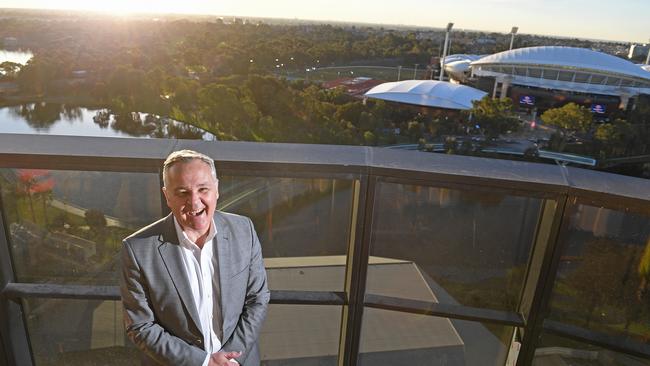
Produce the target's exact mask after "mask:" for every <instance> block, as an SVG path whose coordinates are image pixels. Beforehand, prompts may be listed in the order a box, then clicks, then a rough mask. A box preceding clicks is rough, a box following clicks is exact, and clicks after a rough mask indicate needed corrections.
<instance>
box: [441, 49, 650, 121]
mask: <svg viewBox="0 0 650 366" xmlns="http://www.w3.org/2000/svg"><path fill="white" fill-rule="evenodd" d="M450 66H451V67H450V70H449V71H451V72H450V75H451V76H452V78H453V77H454V76H455V75H457V73H456V74H454V71H457V70H455V69H453V67H454V66H455V64H453V63H452V64H450ZM470 66H471V67H470V72H471V78H470V80H472V81H473V82H474V83H475V86H476V87H477V88H479V89H481V90H484V91H486V92H488V93H490V94H491V95H492V96H493V97H495V98H498V97H506V96H507V97H510V98H511V99H512V100H513V102H514V103H515V104H517V103H518V104H519V106H520V107H523V108H530V109H533V108H536V109H538V110H546V109H549V108H554V107H559V106H561V105H564V104H566V103H568V102H574V103H577V104H581V105H584V106H586V107H588V108H590V109H591V111H592V112H594V113H595V114H600V115H603V116H608V115H609V114H610V113H611V112H613V111H615V110H617V109H622V110H630V109H632V108H634V103H635V101H636V100H637V99H638V97H639V96H640V95H643V94H650V72H648V71H646V69H644V68H642V67H640V66H639V65H636V64H633V63H631V62H629V61H626V60H624V59H621V58H618V57H615V56H611V55H608V54H605V53H602V52H597V51H593V50H589V49H584V48H573V47H555V46H554V47H529V48H520V49H514V50H510V51H505V52H500V53H496V54H493V55H489V56H486V57H482V58H480V59H478V60H475V61H472V62H471V63H470ZM461 71H465V72H466V70H465V69H463V70H461Z"/></svg>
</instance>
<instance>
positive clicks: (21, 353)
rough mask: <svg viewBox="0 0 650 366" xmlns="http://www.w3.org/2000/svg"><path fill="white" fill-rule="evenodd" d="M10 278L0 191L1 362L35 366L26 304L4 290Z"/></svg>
mask: <svg viewBox="0 0 650 366" xmlns="http://www.w3.org/2000/svg"><path fill="white" fill-rule="evenodd" d="M0 188H1V187H0ZM10 282H15V278H14V271H13V265H12V263H11V259H10V253H9V228H8V226H7V225H6V220H5V213H4V204H3V203H2V195H1V194H0V340H1V341H2V347H1V348H0V357H4V360H3V359H0V365H1V364H7V365H25V366H31V365H33V364H34V362H33V360H32V356H31V351H30V345H29V341H28V338H27V329H26V323H25V318H24V316H23V312H22V307H21V305H20V304H18V303H16V302H14V301H11V300H9V299H7V298H6V297H5V296H4V295H3V294H2V292H1V291H2V290H3V289H4V288H5V286H7V284H8V283H10Z"/></svg>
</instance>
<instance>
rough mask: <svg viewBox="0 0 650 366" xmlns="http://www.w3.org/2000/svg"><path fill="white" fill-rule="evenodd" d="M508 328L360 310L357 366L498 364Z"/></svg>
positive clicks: (503, 353) (506, 343)
mask: <svg viewBox="0 0 650 366" xmlns="http://www.w3.org/2000/svg"><path fill="white" fill-rule="evenodd" d="M512 331H513V328H512V327H505V326H498V325H485V324H482V323H477V322H470V321H465V320H454V319H447V318H439V317H435V316H426V315H418V314H409V313H400V312H396V311H388V310H380V309H373V308H365V309H364V312H363V325H362V330H361V345H360V354H359V361H360V364H361V365H364V366H366V365H368V366H369V365H372V366H379V365H416V366H417V365H446V366H490V365H495V366H496V365H503V364H504V362H505V360H506V357H507V354H508V349H509V347H510V339H511V337H512Z"/></svg>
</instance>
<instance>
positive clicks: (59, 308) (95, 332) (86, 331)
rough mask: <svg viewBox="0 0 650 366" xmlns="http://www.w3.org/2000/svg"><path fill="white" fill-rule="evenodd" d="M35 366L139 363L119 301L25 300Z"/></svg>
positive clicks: (119, 365)
mask: <svg viewBox="0 0 650 366" xmlns="http://www.w3.org/2000/svg"><path fill="white" fill-rule="evenodd" d="M22 303H23V311H24V312H25V319H26V322H27V332H28V335H29V340H30V343H31V348H32V352H33V356H34V360H35V365H36V366H55V365H56V366H58V365H67V366H83V365H108V366H112V365H114V366H122V365H127V366H129V365H132V366H136V365H139V364H140V360H139V355H138V352H139V351H138V350H137V349H136V348H135V347H134V346H133V345H132V344H131V342H130V341H129V340H128V338H126V336H125V333H124V326H123V324H122V304H121V302H119V301H98V300H62V299H25V300H23V302H22Z"/></svg>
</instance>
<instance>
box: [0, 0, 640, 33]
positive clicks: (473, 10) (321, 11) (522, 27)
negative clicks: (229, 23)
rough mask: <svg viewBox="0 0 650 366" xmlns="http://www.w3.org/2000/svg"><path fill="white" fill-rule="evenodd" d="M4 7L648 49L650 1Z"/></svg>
mask: <svg viewBox="0 0 650 366" xmlns="http://www.w3.org/2000/svg"><path fill="white" fill-rule="evenodd" d="M1 4H2V5H1V6H2V7H3V8H31V9H70V10H91V11H106V12H110V13H115V14H129V13H142V12H145V13H183V14H204V15H222V16H242V17H266V18H288V19H294V18H295V19H305V20H317V21H343V22H362V23H382V24H395V25H411V26H425V27H436V28H443V27H445V25H446V24H447V23H448V22H453V23H455V25H454V29H471V30H484V31H495V32H501V33H507V32H509V31H510V28H511V27H512V26H518V27H519V32H520V33H528V34H541V35H553V36H563V37H578V38H589V39H602V40H613V41H624V42H636V43H647V42H648V40H649V38H650V26H648V24H650V1H648V0H454V1H431V0H407V1H394V0H392V1H389V0H373V1H368V0H357V1H343V0H329V1H327V2H323V3H320V2H316V1H297V0H275V1H268V0H239V1H232V0H231V1H216V0H212V1H206V0H184V1H170V0H111V1H105V2H89V1H87V0H55V1H52V0H3V1H2V3H1Z"/></svg>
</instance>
